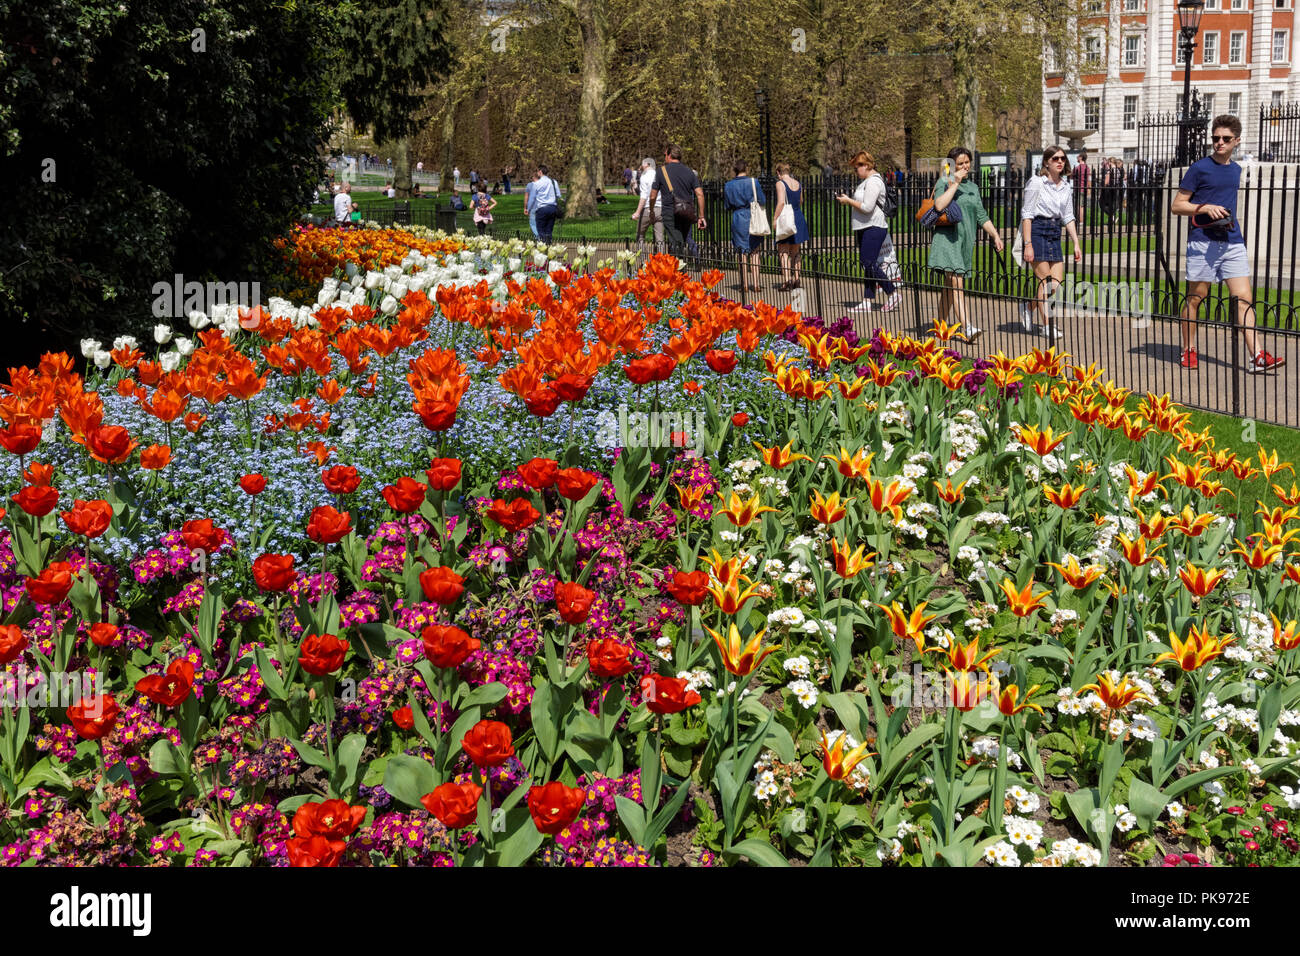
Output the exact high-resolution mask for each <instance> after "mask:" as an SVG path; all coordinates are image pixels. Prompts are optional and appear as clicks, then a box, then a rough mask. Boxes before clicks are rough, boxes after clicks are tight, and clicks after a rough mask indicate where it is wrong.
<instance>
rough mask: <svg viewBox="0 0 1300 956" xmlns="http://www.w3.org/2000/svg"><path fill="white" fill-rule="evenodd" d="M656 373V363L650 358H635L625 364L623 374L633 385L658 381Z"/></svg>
mask: <svg viewBox="0 0 1300 956" xmlns="http://www.w3.org/2000/svg"><path fill="white" fill-rule="evenodd" d="M655 373H656V363H654V362H652V361H650V359H648V358H638V359H633V360H632V361H630V362H628V363H627V364H626V365H624V366H623V374H624V375H626V376H627V379H628V381H629V382H631V383H632V384H633V385H648V384H649V383H650V382H654V381H657V379H656V377H655Z"/></svg>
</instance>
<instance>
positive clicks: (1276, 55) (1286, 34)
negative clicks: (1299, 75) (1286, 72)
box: [1273, 30, 1291, 63]
mask: <svg viewBox="0 0 1300 956" xmlns="http://www.w3.org/2000/svg"><path fill="white" fill-rule="evenodd" d="M1290 46H1291V31H1290V30H1274V31H1273V62H1274V63H1285V62H1286V61H1287V60H1288V59H1290V57H1289V56H1288V55H1287V54H1288V53H1289V52H1290V50H1289V47H1290Z"/></svg>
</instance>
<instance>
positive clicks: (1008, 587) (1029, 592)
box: [998, 578, 1048, 617]
mask: <svg viewBox="0 0 1300 956" xmlns="http://www.w3.org/2000/svg"><path fill="white" fill-rule="evenodd" d="M998 587H999V588H1001V589H1002V593H1003V594H1005V595H1006V598H1007V607H1009V608H1010V609H1011V613H1012V614H1014V615H1015V616H1016V617H1028V616H1029V615H1030V614H1033V613H1034V612H1035V611H1036V610H1038V609H1039V608H1042V607H1046V606H1047V605H1046V603H1045V602H1044V601H1043V598H1044V597H1045V596H1046V595H1047V594H1048V592H1046V591H1044V592H1043V593H1042V594H1040V595H1038V597H1034V582H1033V579H1032V578H1031V579H1030V580H1029V582H1028V583H1027V584H1026V585H1025V586H1024V587H1023V588H1021V589H1020V590H1018V591H1017V590H1016V586H1015V585H1014V584H1012V583H1011V579H1010V578H1003V579H1002V580H1001V581H999V582H998Z"/></svg>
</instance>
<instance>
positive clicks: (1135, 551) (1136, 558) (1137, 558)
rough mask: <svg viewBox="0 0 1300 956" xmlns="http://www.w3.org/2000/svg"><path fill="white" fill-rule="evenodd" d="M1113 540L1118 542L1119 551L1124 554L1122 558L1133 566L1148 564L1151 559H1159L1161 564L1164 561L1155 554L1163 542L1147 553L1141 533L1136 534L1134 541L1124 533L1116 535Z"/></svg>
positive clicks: (1145, 543) (1145, 541)
mask: <svg viewBox="0 0 1300 956" xmlns="http://www.w3.org/2000/svg"><path fill="white" fill-rule="evenodd" d="M1115 540H1116V541H1118V542H1119V551H1120V554H1122V555H1124V560H1125V561H1127V562H1128V563H1129V564H1131V565H1133V567H1135V568H1140V567H1142V566H1143V565H1147V564H1150V563H1151V562H1152V561H1159V562H1160V563H1161V564H1162V565H1163V564H1164V563H1165V559H1164V558H1162V557H1160V555H1158V554H1156V552H1157V551H1159V550H1160V549H1162V548H1163V547H1164V545H1163V544H1158V545H1156V546H1155V547H1154V548H1152V549H1151V551H1150V553H1148V552H1147V539H1146V538H1144V537H1142V536H1141V535H1138V538H1137V540H1136V541H1133V540H1130V539H1129V536H1128V535H1126V534H1121V535H1116V536H1115Z"/></svg>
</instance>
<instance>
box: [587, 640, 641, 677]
mask: <svg viewBox="0 0 1300 956" xmlns="http://www.w3.org/2000/svg"><path fill="white" fill-rule="evenodd" d="M587 663H588V665H589V666H590V668H591V672H592V673H593V674H595V675H596V676H597V677H603V678H606V679H609V678H614V677H622V676H623V675H624V674H626V673H627V672H628V671H630V670H631V669H632V668H633V666H634V665H633V663H632V648H630V647H629V646H628V645H626V644H620V643H619V642H618V641H616V640H614V639H613V638H609V637H605V638H601V639H600V640H593V641H588V642H587Z"/></svg>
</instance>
